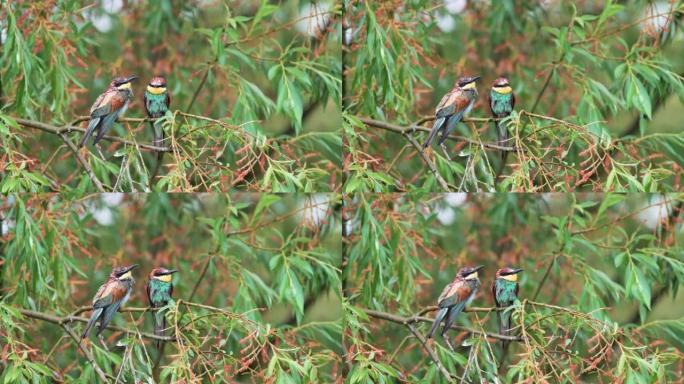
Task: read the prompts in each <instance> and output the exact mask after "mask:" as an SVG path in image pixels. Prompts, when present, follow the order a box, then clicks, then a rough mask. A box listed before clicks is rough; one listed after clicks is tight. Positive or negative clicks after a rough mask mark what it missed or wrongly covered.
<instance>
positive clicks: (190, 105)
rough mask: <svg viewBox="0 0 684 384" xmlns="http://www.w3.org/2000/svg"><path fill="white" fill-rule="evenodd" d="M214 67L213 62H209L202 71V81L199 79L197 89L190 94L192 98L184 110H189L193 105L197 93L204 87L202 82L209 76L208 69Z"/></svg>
mask: <svg viewBox="0 0 684 384" xmlns="http://www.w3.org/2000/svg"><path fill="white" fill-rule="evenodd" d="M213 67H214V64H213V63H212V64H210V65H209V66H208V67H207V69H206V71H204V76H202V81H200V83H199V85H198V86H197V89H195V93H194V94H193V95H192V99H191V100H190V104H188V107H187V108H185V110H186V111H188V112H190V111H191V110H192V106H193V105H195V100H197V95H199V93H200V91H201V90H202V88H203V87H204V83H206V82H207V78H208V77H209V71H211V68H213Z"/></svg>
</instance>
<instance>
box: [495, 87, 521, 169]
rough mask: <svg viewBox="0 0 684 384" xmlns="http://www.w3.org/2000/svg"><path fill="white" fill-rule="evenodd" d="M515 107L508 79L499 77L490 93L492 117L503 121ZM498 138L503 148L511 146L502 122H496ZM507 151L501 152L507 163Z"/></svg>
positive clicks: (503, 159) (513, 95)
mask: <svg viewBox="0 0 684 384" xmlns="http://www.w3.org/2000/svg"><path fill="white" fill-rule="evenodd" d="M514 107H515V94H513V89H512V88H511V86H510V84H509V83H508V79H507V78H505V77H499V78H498V79H496V80H494V83H492V89H491V90H490V91H489V109H490V110H491V111H492V116H494V117H496V118H499V119H502V118H505V117H507V116H508V115H510V114H511V112H513V108H514ZM495 124H496V137H497V144H498V145H499V146H501V147H508V146H510V145H509V143H508V128H507V127H506V126H505V125H504V124H502V123H501V121H496V122H495ZM507 154H508V152H507V151H502V152H501V160H502V161H503V162H504V165H505V162H506V155H507Z"/></svg>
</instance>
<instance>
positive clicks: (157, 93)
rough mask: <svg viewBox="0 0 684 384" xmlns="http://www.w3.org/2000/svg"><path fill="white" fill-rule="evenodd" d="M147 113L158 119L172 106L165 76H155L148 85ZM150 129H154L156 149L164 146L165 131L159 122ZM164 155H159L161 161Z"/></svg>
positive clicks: (153, 140)
mask: <svg viewBox="0 0 684 384" xmlns="http://www.w3.org/2000/svg"><path fill="white" fill-rule="evenodd" d="M144 100H145V112H147V117H150V118H153V119H158V118H160V117H162V116H164V115H165V114H166V111H168V110H169V105H171V96H170V95H169V92H168V91H167V89H166V79H165V78H164V77H163V76H155V77H153V78H152V80H150V83H149V84H148V85H147V89H146V90H145V95H144ZM150 128H152V134H153V139H152V144H154V146H155V147H162V146H163V145H164V129H163V127H162V123H161V121H159V120H155V121H150ZM163 154H164V153H163V152H159V154H158V155H157V156H158V158H159V159H160V160H161V157H162V155H163Z"/></svg>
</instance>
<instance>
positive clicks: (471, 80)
mask: <svg viewBox="0 0 684 384" xmlns="http://www.w3.org/2000/svg"><path fill="white" fill-rule="evenodd" d="M479 78H480V76H474V77H469V76H464V77H461V78H459V79H458V80H457V81H456V83H455V84H454V87H453V88H452V89H451V91H449V92H448V93H447V94H446V95H444V96H443V97H442V100H441V101H440V102H439V104H438V105H437V108H436V110H435V120H434V123H433V124H432V129H431V130H430V134H429V135H428V139H427V140H426V141H425V144H423V150H425V149H426V148H427V147H429V146H430V143H432V140H433V139H434V137H435V135H437V133H438V132H440V131H441V132H442V136H441V137H440V138H439V145H440V146H441V147H442V150H443V151H444V155H445V156H446V158H447V159H449V160H451V157H449V154H448V153H447V150H446V146H445V144H444V142H445V141H446V139H447V138H448V137H449V134H450V133H451V132H452V131H453V130H454V128H456V124H457V123H458V122H459V121H461V120H462V119H463V117H464V116H465V115H467V114H468V113H469V112H470V110H471V109H473V105H474V104H475V101H476V100H477V97H478V93H477V87H476V86H475V82H476V81H477V80H478V79H479ZM514 107H515V95H514V94H513V89H512V88H511V86H510V84H509V82H508V79H506V78H505V77H499V78H498V79H496V80H494V83H492V87H491V89H490V91H489V109H490V111H491V112H492V115H493V116H494V117H495V118H497V120H496V121H495V124H496V134H497V143H498V145H499V146H500V147H505V146H506V144H507V143H506V142H507V141H508V129H507V128H506V126H505V125H503V124H501V121H500V120H498V119H501V118H504V117H506V116H508V115H510V114H511V112H512V111H513V108H514ZM506 153H507V152H505V151H504V152H502V159H503V160H505V155H506Z"/></svg>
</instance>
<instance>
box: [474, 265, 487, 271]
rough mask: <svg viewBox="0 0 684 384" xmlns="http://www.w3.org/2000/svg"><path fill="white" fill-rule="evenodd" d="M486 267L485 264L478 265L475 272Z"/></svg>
mask: <svg viewBox="0 0 684 384" xmlns="http://www.w3.org/2000/svg"><path fill="white" fill-rule="evenodd" d="M484 267H485V266H484V265H478V266H477V267H475V270H474V271H473V272H477V271H479V270H480V269H482V268H484Z"/></svg>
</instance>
